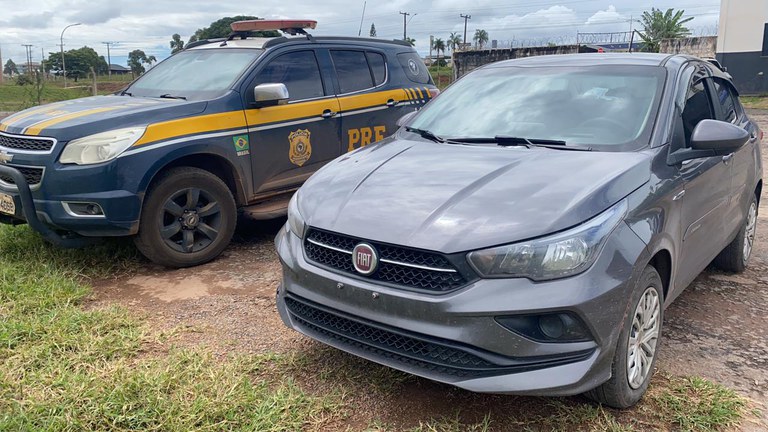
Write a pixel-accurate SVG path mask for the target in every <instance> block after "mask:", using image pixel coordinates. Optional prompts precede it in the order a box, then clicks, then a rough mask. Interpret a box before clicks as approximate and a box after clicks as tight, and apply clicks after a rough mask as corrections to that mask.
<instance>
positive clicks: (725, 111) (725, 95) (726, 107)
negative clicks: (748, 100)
mask: <svg viewBox="0 0 768 432" xmlns="http://www.w3.org/2000/svg"><path fill="white" fill-rule="evenodd" d="M713 81H714V83H715V92H716V93H717V101H718V102H719V103H720V112H721V113H722V118H721V119H720V120H723V121H727V122H728V123H736V122H737V121H738V120H739V108H740V107H739V102H738V99H737V97H736V94H735V93H734V91H733V89H731V85H730V84H728V82H727V81H725V80H723V79H721V78H714V79H713Z"/></svg>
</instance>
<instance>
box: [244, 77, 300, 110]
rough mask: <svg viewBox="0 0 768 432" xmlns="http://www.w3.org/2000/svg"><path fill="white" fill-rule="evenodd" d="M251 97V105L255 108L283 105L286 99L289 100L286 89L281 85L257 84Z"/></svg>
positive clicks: (286, 101)
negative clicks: (252, 98) (252, 99)
mask: <svg viewBox="0 0 768 432" xmlns="http://www.w3.org/2000/svg"><path fill="white" fill-rule="evenodd" d="M253 96H254V102H253V105H255V106H256V107H257V108H264V107H268V106H274V105H283V104H286V103H288V99H290V98H291V97H290V95H289V94H288V87H286V86H285V84H281V83H274V84H259V85H257V86H256V87H255V88H254V89H253Z"/></svg>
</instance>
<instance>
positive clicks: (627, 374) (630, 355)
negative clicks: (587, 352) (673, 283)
mask: <svg viewBox="0 0 768 432" xmlns="http://www.w3.org/2000/svg"><path fill="white" fill-rule="evenodd" d="M663 293H664V290H663V286H662V282H661V277H660V276H659V273H658V272H657V271H656V269H655V268H653V266H650V265H649V266H648V267H646V268H645V270H643V274H642V276H641V277H640V280H639V281H638V284H637V286H636V289H635V290H634V292H633V295H632V301H631V303H630V307H629V313H628V314H627V316H626V318H625V319H624V325H623V328H622V331H621V334H620V335H619V341H618V345H617V346H616V352H615V354H614V356H613V364H612V365H611V372H612V374H611V379H609V380H608V381H606V382H605V383H604V384H602V385H601V386H599V387H597V388H595V389H593V390H591V391H589V392H588V393H587V394H586V396H588V397H589V398H591V399H593V400H595V401H597V402H599V403H601V404H604V405H608V406H610V407H613V408H620V409H623V408H629V407H631V406H633V405H635V404H636V403H637V402H638V401H640V398H642V397H643V394H644V393H645V391H646V390H647V389H648V384H649V383H650V382H651V376H653V372H654V367H655V364H656V357H657V353H658V348H659V341H660V340H661V325H662V321H663V317H664V307H663V305H664V297H663Z"/></svg>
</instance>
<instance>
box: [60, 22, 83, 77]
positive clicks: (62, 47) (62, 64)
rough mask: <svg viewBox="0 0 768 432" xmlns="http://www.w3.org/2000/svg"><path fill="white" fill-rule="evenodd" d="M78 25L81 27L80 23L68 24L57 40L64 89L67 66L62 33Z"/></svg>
mask: <svg viewBox="0 0 768 432" xmlns="http://www.w3.org/2000/svg"><path fill="white" fill-rule="evenodd" d="M79 25H82V23H75V24H70V25H68V26H66V27H64V30H62V31H61V37H60V38H59V41H60V42H61V72H62V74H64V88H67V65H66V63H65V62H64V32H65V31H67V29H68V28H70V27H74V26H79Z"/></svg>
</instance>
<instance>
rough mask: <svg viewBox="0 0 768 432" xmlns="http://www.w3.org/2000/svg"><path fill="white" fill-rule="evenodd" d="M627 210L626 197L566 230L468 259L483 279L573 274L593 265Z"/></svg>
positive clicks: (482, 251)
mask: <svg viewBox="0 0 768 432" xmlns="http://www.w3.org/2000/svg"><path fill="white" fill-rule="evenodd" d="M626 212H627V202H626V200H625V201H621V202H620V203H618V204H616V205H614V206H613V207H611V208H610V209H608V210H606V211H604V212H603V213H601V214H600V215H598V216H596V217H594V218H592V219H590V220H589V221H587V222H585V223H583V224H581V225H579V226H577V227H575V228H572V229H570V230H568V231H564V232H562V233H558V234H555V235H552V236H548V237H543V238H540V239H536V240H531V241H527V242H521V243H516V244H511V245H506V246H499V247H495V248H492V249H486V250H481V251H476V252H472V253H470V254H469V255H468V257H469V262H470V263H471V264H472V266H473V267H474V268H475V270H477V272H478V273H480V275H482V276H483V277H486V278H516V277H525V278H528V279H532V280H534V281H543V280H551V279H558V278H564V277H569V276H574V275H577V274H579V273H582V272H584V271H586V270H587V269H588V268H589V267H591V266H592V264H594V262H595V260H596V259H597V255H598V254H599V253H600V249H601V248H602V246H603V244H604V243H605V240H606V239H607V238H608V235H609V234H610V233H611V232H613V229H614V228H616V226H617V225H618V224H619V222H621V221H622V220H623V219H624V216H625V214H626Z"/></svg>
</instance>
